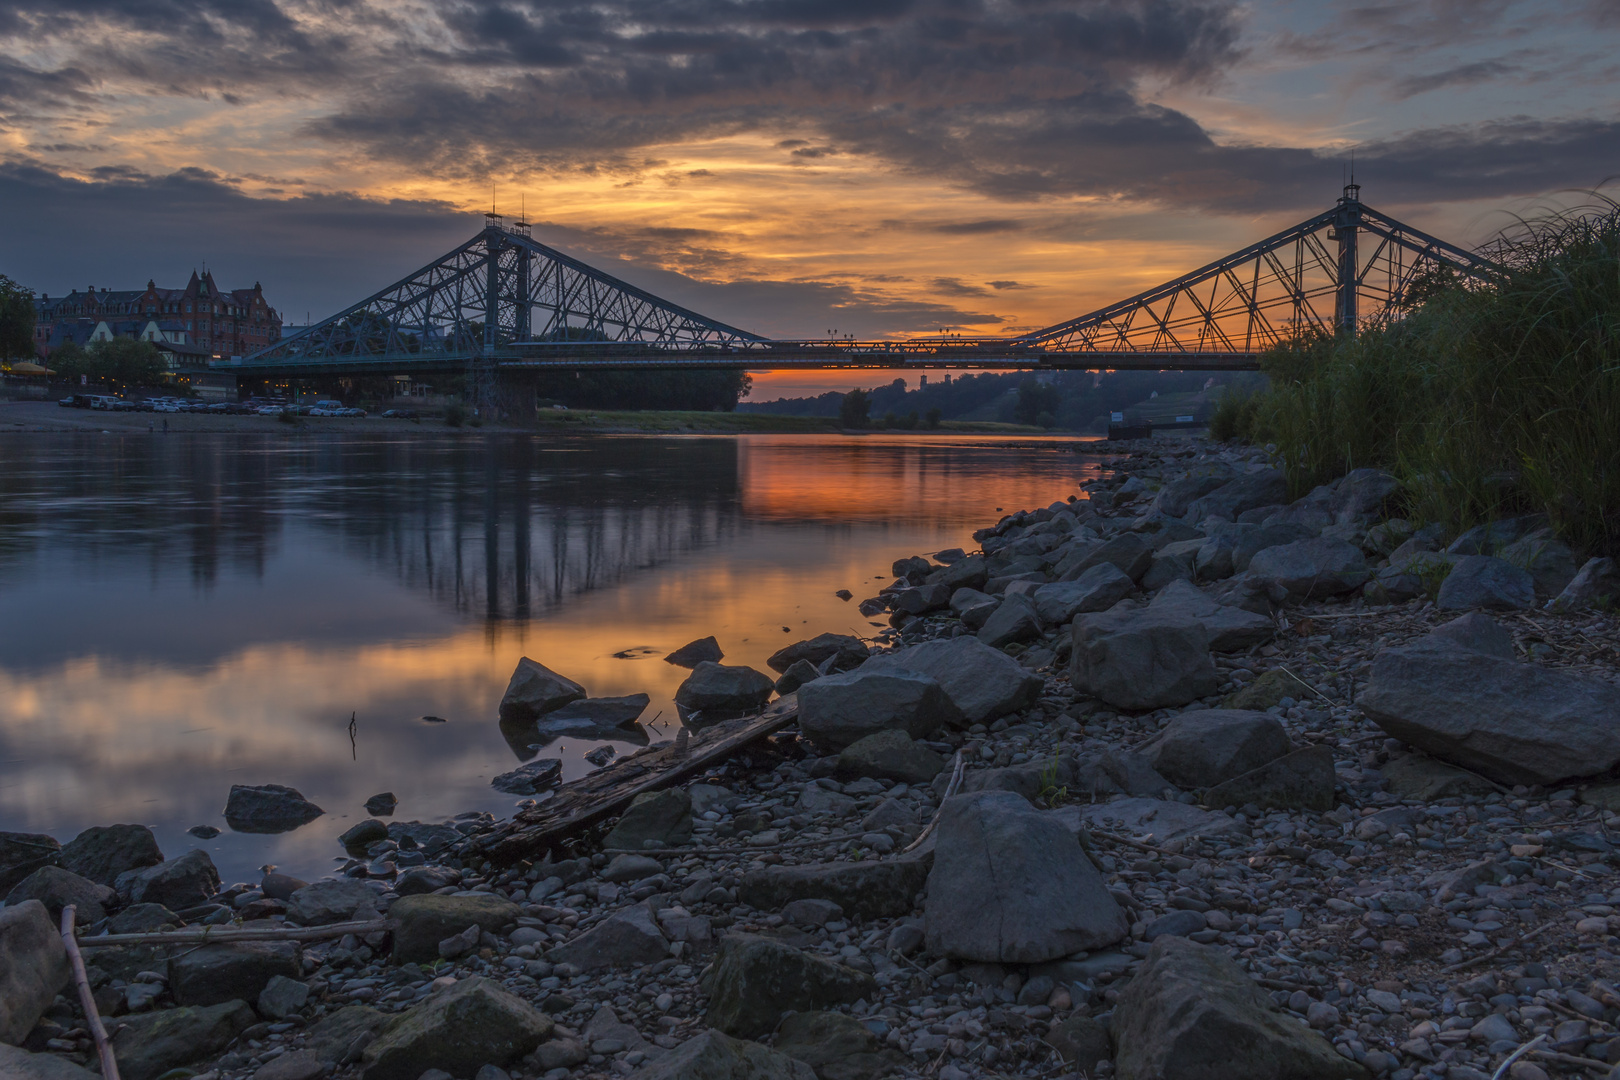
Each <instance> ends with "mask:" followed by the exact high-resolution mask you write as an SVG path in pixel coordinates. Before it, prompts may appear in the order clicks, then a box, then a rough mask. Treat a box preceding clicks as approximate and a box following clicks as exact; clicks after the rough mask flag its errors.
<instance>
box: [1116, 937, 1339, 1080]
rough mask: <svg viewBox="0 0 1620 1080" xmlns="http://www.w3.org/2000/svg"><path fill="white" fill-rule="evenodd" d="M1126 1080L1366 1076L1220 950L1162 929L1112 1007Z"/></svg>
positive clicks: (1314, 1079)
mask: <svg viewBox="0 0 1620 1080" xmlns="http://www.w3.org/2000/svg"><path fill="white" fill-rule="evenodd" d="M1113 1036H1114V1069H1115V1075H1117V1076H1119V1077H1120V1080H1150V1078H1151V1080H1256V1078H1258V1077H1265V1078H1266V1080H1363V1078H1365V1077H1366V1076H1367V1075H1368V1074H1367V1072H1366V1070H1365V1069H1363V1068H1362V1067H1361V1066H1360V1065H1357V1064H1356V1063H1355V1062H1354V1061H1352V1060H1349V1059H1347V1058H1344V1057H1341V1056H1340V1055H1339V1053H1338V1052H1337V1051H1336V1050H1334V1048H1333V1045H1332V1044H1331V1043H1329V1042H1328V1041H1327V1040H1326V1039H1325V1038H1323V1037H1322V1036H1321V1035H1320V1034H1318V1033H1317V1032H1315V1031H1313V1030H1312V1029H1311V1028H1309V1027H1307V1026H1306V1025H1304V1024H1301V1023H1300V1022H1299V1021H1297V1020H1295V1019H1293V1018H1292V1017H1289V1016H1287V1015H1284V1014H1282V1013H1279V1012H1278V1011H1277V1010H1276V1008H1275V1007H1274V1006H1273V1005H1272V1002H1271V999H1270V998H1268V997H1267V996H1266V992H1265V991H1264V990H1262V989H1261V988H1260V987H1259V986H1258V985H1257V984H1256V983H1255V982H1254V980H1253V979H1251V978H1250V977H1249V975H1248V973H1247V972H1245V971H1244V970H1243V969H1242V968H1240V967H1238V966H1237V963H1236V962H1235V961H1233V960H1231V959H1230V958H1228V957H1227V956H1226V954H1225V953H1223V952H1221V951H1220V950H1218V949H1213V948H1210V947H1208V946H1204V945H1199V944H1198V943H1196V942H1193V941H1189V940H1187V939H1186V938H1182V937H1176V936H1173V935H1164V936H1162V937H1159V938H1157V939H1156V940H1155V941H1154V942H1153V945H1152V948H1151V949H1150V950H1149V951H1148V956H1147V961H1146V962H1145V963H1144V964H1143V965H1142V967H1141V968H1140V969H1139V970H1138V971H1137V973H1136V976H1135V977H1134V978H1133V979H1131V981H1130V982H1129V983H1127V984H1126V985H1125V988H1124V990H1122V991H1121V992H1120V996H1119V1002H1118V1004H1117V1005H1116V1006H1115V1008H1114V1018H1113Z"/></svg>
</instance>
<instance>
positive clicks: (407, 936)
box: [388, 893, 523, 964]
mask: <svg viewBox="0 0 1620 1080" xmlns="http://www.w3.org/2000/svg"><path fill="white" fill-rule="evenodd" d="M522 914H523V909H522V908H520V907H518V906H517V905H516V904H514V903H512V901H510V900H507V899H505V898H504V897H500V896H492V895H489V894H487V893H474V894H472V895H470V896H435V895H432V894H421V895H417V896H402V897H400V898H399V899H398V900H395V901H394V902H393V903H392V904H390V905H389V907H388V917H389V919H391V920H393V922H394V924H395V926H394V960H395V962H396V963H401V964H408V963H419V962H421V961H423V960H427V961H429V962H432V961H436V960H438V959H439V942H441V941H443V940H444V939H445V938H447V937H451V936H453V935H455V934H459V933H461V932H462V931H464V930H466V929H467V928H468V927H469V926H477V927H479V928H480V929H482V930H488V931H489V932H490V933H492V934H496V933H499V932H500V931H501V929H502V928H504V927H507V926H511V925H513V924H515V923H516V922H517V920H518V917H519V916H520V915H522Z"/></svg>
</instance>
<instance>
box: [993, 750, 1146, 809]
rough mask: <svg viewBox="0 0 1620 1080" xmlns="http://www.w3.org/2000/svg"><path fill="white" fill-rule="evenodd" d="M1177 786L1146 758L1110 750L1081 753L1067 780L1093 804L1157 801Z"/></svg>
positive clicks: (1131, 752) (1072, 791) (1072, 792)
mask: <svg viewBox="0 0 1620 1080" xmlns="http://www.w3.org/2000/svg"><path fill="white" fill-rule="evenodd" d="M978 771H979V772H990V771H992V770H989V769H980V770H978ZM1174 786H1175V785H1173V784H1172V783H1170V781H1169V780H1167V779H1165V778H1164V777H1163V776H1160V775H1159V773H1158V771H1157V770H1156V769H1154V768H1153V765H1152V764H1151V763H1150V762H1149V761H1148V759H1147V758H1146V757H1143V756H1142V755H1141V754H1138V753H1135V752H1134V751H1130V750H1116V749H1113V748H1111V747H1110V748H1108V749H1105V750H1093V751H1090V752H1089V753H1085V754H1081V755H1080V756H1079V758H1077V759H1076V760H1075V762H1074V765H1073V768H1072V778H1071V779H1070V780H1069V781H1068V787H1069V791H1070V793H1071V794H1075V795H1079V796H1081V797H1082V798H1086V799H1090V800H1092V801H1096V800H1099V799H1106V798H1107V797H1108V796H1110V795H1143V796H1148V797H1150V798H1155V799H1157V798H1159V797H1160V796H1162V795H1163V794H1164V793H1165V791H1166V789H1169V788H1172V787H1174Z"/></svg>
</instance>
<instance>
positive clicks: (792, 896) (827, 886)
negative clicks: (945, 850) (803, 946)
mask: <svg viewBox="0 0 1620 1080" xmlns="http://www.w3.org/2000/svg"><path fill="white" fill-rule="evenodd" d="M930 865H932V863H931V862H930V860H928V859H926V858H909V857H902V858H898V859H887V860H884V861H882V862H834V863H805V864H801V865H799V866H767V867H765V868H764V869H763V870H750V871H748V873H746V874H744V875H743V880H742V885H741V886H740V887H739V888H738V891H737V898H738V899H739V900H740V901H741V902H742V903H744V904H747V905H748V906H749V907H752V908H757V909H759V910H760V911H779V910H781V909H782V908H783V907H785V906H787V905H788V904H790V903H792V902H793V901H795V900H830V901H832V902H833V903H835V904H837V905H838V906H839V907H841V908H843V909H844V911H846V912H847V913H849V914H851V915H857V916H859V917H861V918H863V919H893V918H898V917H900V916H902V915H909V914H911V911H912V908H913V906H914V900H915V897H916V895H917V894H918V893H919V892H921V891H922V889H923V886H924V885H925V884H926V883H927V881H928V868H929V866H930Z"/></svg>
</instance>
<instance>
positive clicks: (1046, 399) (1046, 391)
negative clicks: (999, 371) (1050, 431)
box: [1013, 379, 1063, 427]
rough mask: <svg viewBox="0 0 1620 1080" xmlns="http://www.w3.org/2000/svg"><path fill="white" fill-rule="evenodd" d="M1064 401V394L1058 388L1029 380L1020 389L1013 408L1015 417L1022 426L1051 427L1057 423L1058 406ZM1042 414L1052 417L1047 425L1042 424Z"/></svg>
mask: <svg viewBox="0 0 1620 1080" xmlns="http://www.w3.org/2000/svg"><path fill="white" fill-rule="evenodd" d="M1062 401H1063V393H1062V391H1060V390H1059V389H1058V388H1057V387H1056V386H1054V385H1052V384H1051V383H1043V382H1039V381H1037V380H1035V379H1029V380H1027V381H1025V382H1024V383H1023V384H1022V385H1021V386H1019V387H1018V402H1017V404H1015V405H1014V406H1013V416H1014V417H1015V418H1016V419H1017V421H1018V422H1019V423H1020V424H1029V425H1030V426H1034V425H1036V424H1040V425H1041V426H1042V427H1051V426H1052V425H1053V424H1055V423H1056V422H1057V421H1056V419H1055V418H1056V416H1057V411H1058V405H1059V404H1061V403H1062ZM1042 413H1046V414H1049V416H1050V417H1051V419H1049V420H1048V422H1047V423H1044V424H1042V423H1041V414H1042Z"/></svg>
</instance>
